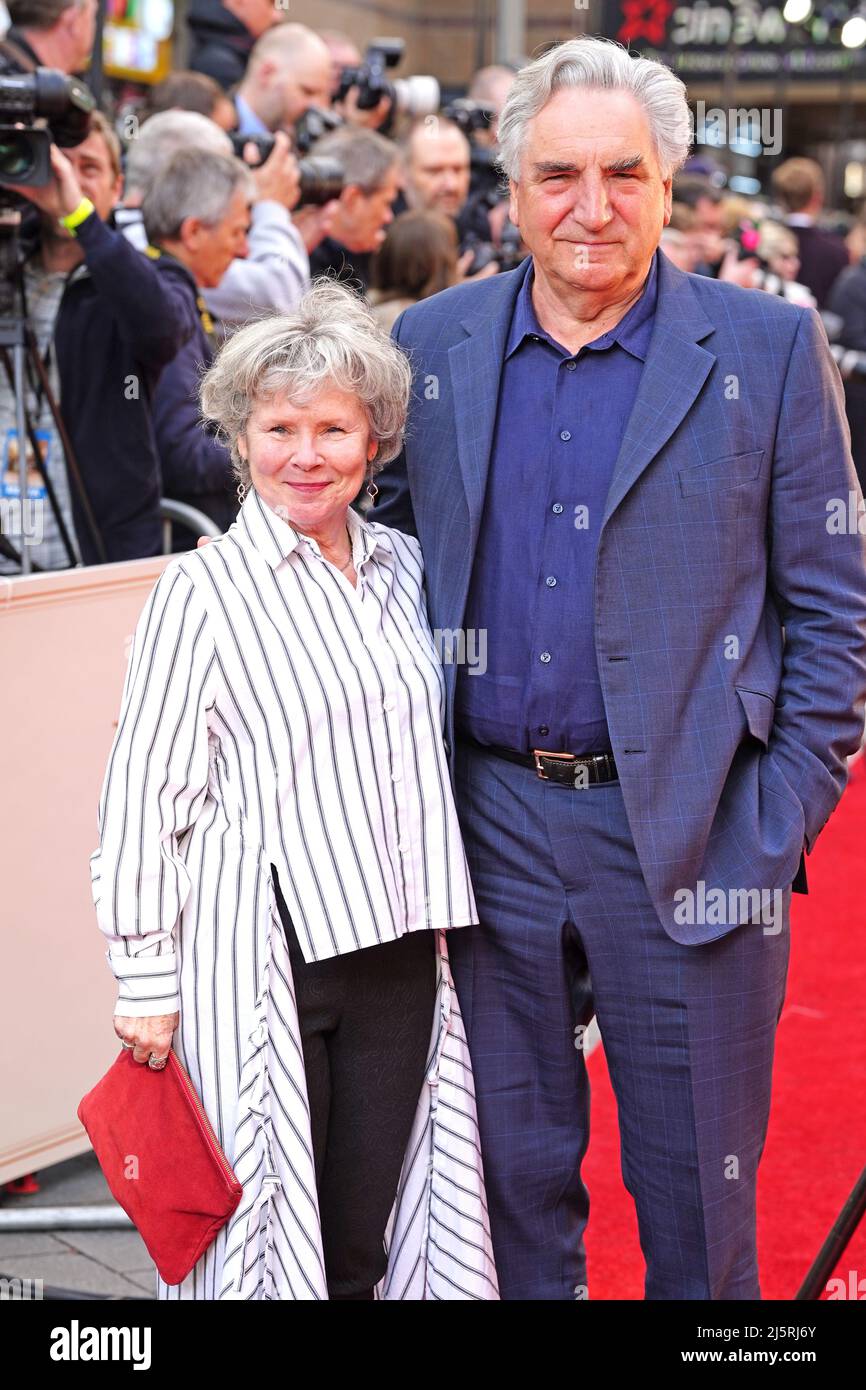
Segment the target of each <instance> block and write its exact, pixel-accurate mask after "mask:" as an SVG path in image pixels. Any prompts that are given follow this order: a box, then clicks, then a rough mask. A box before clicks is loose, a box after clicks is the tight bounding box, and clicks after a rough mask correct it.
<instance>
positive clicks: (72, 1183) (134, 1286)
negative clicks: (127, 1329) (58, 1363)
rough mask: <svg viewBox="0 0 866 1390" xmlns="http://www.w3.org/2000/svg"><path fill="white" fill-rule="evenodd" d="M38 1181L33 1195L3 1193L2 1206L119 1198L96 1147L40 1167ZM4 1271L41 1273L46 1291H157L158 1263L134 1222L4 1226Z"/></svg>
mask: <svg viewBox="0 0 866 1390" xmlns="http://www.w3.org/2000/svg"><path fill="white" fill-rule="evenodd" d="M37 1181H38V1183H39V1187H40V1190H39V1192H35V1193H33V1194H32V1195H30V1196H23V1195H15V1196H12V1195H9V1194H8V1193H5V1192H3V1193H0V1210H8V1209H10V1208H13V1207H15V1208H18V1209H21V1208H22V1207H23V1208H25V1209H27V1208H33V1207H53V1206H79V1205H87V1206H91V1205H96V1204H99V1205H102V1204H103V1203H106V1202H110V1203H112V1204H113V1203H114V1199H113V1197H112V1196H111V1193H110V1192H109V1190H108V1185H107V1183H106V1181H105V1178H104V1177H103V1176H102V1172H101V1170H100V1167H99V1164H98V1163H97V1161H96V1156H95V1155H94V1154H93V1152H92V1151H91V1152H89V1153H86V1154H79V1155H78V1157H77V1158H70V1159H67V1161H66V1162H65V1163H56V1164H54V1166H53V1167H51V1168H41V1169H39V1171H38V1173H37ZM0 1275H5V1276H7V1277H8V1276H10V1275H13V1276H17V1277H18V1278H20V1279H31V1280H32V1279H41V1280H42V1281H43V1286H44V1293H45V1295H46V1296H47V1295H48V1293H49V1285H52V1286H54V1287H58V1288H62V1289H72V1290H75V1292H76V1294H77V1295H79V1296H81V1297H86V1296H87V1295H92V1296H93V1297H94V1298H96V1297H106V1296H107V1297H109V1298H136V1299H140V1298H151V1299H155V1297H156V1268H155V1266H154V1263H153V1260H152V1259H151V1258H150V1256H149V1255H148V1253H147V1250H146V1249H145V1246H144V1242H143V1241H142V1239H141V1236H140V1235H139V1234H138V1231H136V1229H135V1227H134V1226H132V1225H130V1226H128V1227H126V1228H124V1229H122V1230H96V1231H72V1230H65V1229H64V1230H53V1231H11V1232H9V1233H8V1234H7V1233H5V1232H3V1231H2V1230H0Z"/></svg>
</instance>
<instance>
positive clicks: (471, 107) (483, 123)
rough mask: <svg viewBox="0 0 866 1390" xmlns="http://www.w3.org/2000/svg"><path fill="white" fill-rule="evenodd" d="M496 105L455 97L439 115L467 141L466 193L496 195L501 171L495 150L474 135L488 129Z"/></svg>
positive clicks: (499, 186) (471, 195)
mask: <svg viewBox="0 0 866 1390" xmlns="http://www.w3.org/2000/svg"><path fill="white" fill-rule="evenodd" d="M495 113H496V108H495V107H494V106H491V105H490V103H489V102H486V101H471V100H470V98H469V97H457V98H455V100H454V101H450V102H449V103H448V105H447V106H446V107H444V108H443V111H442V115H443V116H445V117H446V118H447V119H448V120H450V121H453V122H454V124H455V125H457V126H459V127H460V129H461V130H462V131H463V134H464V135H465V136H466V139H467V140H468V141H469V167H470V177H469V196H470V197H472V198H486V197H487V196H488V195H496V196H499V193H500V189H501V184H502V175H501V173H500V172H499V169H498V168H497V166H496V164H495V162H494V161H495V159H496V154H497V150H496V148H495V147H494V146H491V145H479V144H478V143H477V141H476V139H475V136H476V135H477V133H478V132H479V131H480V130H488V129H489V128H490V122H491V120H492V119H493V117H494V115H495Z"/></svg>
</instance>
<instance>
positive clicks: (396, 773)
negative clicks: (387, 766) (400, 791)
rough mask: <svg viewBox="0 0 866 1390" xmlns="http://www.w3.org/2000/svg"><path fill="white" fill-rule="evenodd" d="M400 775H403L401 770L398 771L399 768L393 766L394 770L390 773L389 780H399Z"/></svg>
mask: <svg viewBox="0 0 866 1390" xmlns="http://www.w3.org/2000/svg"><path fill="white" fill-rule="evenodd" d="M402 776H403V774H402V772H401V771H400V769H399V768H397V767H395V769H394V771H393V772H392V773H391V781H392V782H399V781H400V778H401V777H402Z"/></svg>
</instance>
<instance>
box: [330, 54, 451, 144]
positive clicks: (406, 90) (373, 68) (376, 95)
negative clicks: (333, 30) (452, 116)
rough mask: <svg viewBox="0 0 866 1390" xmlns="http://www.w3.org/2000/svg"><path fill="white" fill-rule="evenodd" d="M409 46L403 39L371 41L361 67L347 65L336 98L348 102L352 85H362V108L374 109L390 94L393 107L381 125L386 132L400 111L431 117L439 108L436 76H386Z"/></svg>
mask: <svg viewBox="0 0 866 1390" xmlns="http://www.w3.org/2000/svg"><path fill="white" fill-rule="evenodd" d="M405 48H406V45H405V43H404V42H403V40H402V39H373V41H372V42H371V43H370V44H368V46H367V51H366V53H365V54H364V61H363V63H362V64H361V66H360V67H352V68H343V70H342V72H341V74H340V86H339V89H338V91H337V96H336V100H337V101H345V99H346V95H347V93H348V91H349V88H350V87H357V88H358V109H359V110H360V111H372V110H373V108H374V107H376V106H378V105H379V102H380V101H381V100H382V97H388V98H389V99H390V102H391V109H390V111H389V112H388V115H387V117H386V118H385V121H384V122H383V124H382V125H381V126H380V130H381V131H382V132H383V133H387V131H388V130H390V128H391V125H392V123H393V119H394V115H395V113H396V112H399V113H401V114H405V115H408V116H431V115H432V114H433V113H434V112H435V111H438V110H439V83H438V82H437V81H436V78H435V77H427V76H415V77H397V78H395V79H394V81H393V82H391V81H389V79H388V77H387V76H386V73H387V70H388V68H395V67H396V66H397V64H398V63H399V62H400V59H401V58H402V57H403V53H404V50H405Z"/></svg>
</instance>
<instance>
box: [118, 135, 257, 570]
mask: <svg viewBox="0 0 866 1390" xmlns="http://www.w3.org/2000/svg"><path fill="white" fill-rule="evenodd" d="M255 195H256V189H255V183H254V181H253V178H252V175H251V173H250V171H249V169H248V168H247V166H246V165H245V164H244V163H243V161H242V160H240V159H235V157H234V156H233V155H224V154H214V153H212V152H211V151H209V150H203V149H190V150H178V151H176V152H175V153H174V154H173V155H171V156H170V158H168V159H167V160H166V161H165V163H163V164H161V165H160V166H159V171H158V175H157V176H156V177H154V178H153V179H152V180H151V182H150V185H149V187H148V189H147V191H146V192H145V195H144V199H143V201H142V204H141V211H142V216H143V218H144V227H145V231H146V233H147V236H148V240H149V242H150V243H151V245H150V246H149V248H148V254H149V255H150V256H151V257H152V258H153V262H154V264H155V265H156V267H157V270H158V272H159V274H160V278H161V280H162V282H163V283H164V284H170V285H172V286H173V288H174V291H175V293H178V294H183V295H184V297H185V299H186V302H187V305H188V306H189V309H190V312H191V313H192V314H193V315H194V316H195V320H196V324H195V330H194V332H193V334H192V336H191V337H190V339H189V340H188V341H187V342H186V343H184V345H183V347H182V348H181V349H180V351H179V352H178V353H177V354H176V356H175V357H174V358H173V360H172V361H171V362H170V363H169V364H168V366H167V367H166V369H165V371H164V372H163V374H162V376H161V377H160V381H159V385H158V386H157V389H156V395H155V398H154V425H155V429H156V440H157V447H158V449H159V457H160V464H161V468H162V478H163V489H164V495H165V496H166V497H171V498H172V499H173V500H175V501H177V502H185V503H187V504H188V505H190V506H193V507H197V508H198V509H199V511H202V512H204V513H205V514H206V515H207V516H209V517H210V519H211V520H212V521H213V522H214V523H215V524H216V525H217V526H218V527H219V528H220V530H221V531H226V530H227V529H228V527H229V526H230V525H231V523H232V521H233V520H234V518H235V515H236V513H237V509H238V500H237V489H236V480H235V479H234V477H233V472H232V463H231V455H230V453H229V450H228V448H227V446H226V445H225V444H224V443H223V442H222V440H220V439H218V438H217V437H216V436H215V434H214V433H213V432H212V431H211V430H210V429H208V428H205V427H203V425H202V423H201V413H200V408H199V390H198V388H199V382H200V378H201V374H202V372H203V371H204V370H205V369H206V368H207V367H209V366H210V364H211V362H212V360H213V357H214V355H215V352H216V348H217V346H218V345H219V339H218V334H217V332H216V327H215V325H214V323H213V322H212V320H211V317H210V315H209V313H208V310H207V307H206V305H205V302H204V299H203V297H202V295H201V294H200V290H203V289H214V288H215V287H216V286H217V285H218V284H219V282H220V280H221V279H222V277H223V275H224V274H225V272H226V271H227V269H228V267H229V265H230V264H231V262H232V261H233V260H234V259H235V258H242V257H244V256H246V254H247V251H248V246H247V231H248V229H249V225H250V208H251V204H252V202H253V200H254V198H255ZM197 534H198V533H197V532H196V533H195V535H194V534H192V532H189V531H187V530H186V529H185V528H181V527H178V528H176V530H175V545H174V548H175V550H188V549H191V548H192V547H193V546H194V545H195V542H196V536H197Z"/></svg>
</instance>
